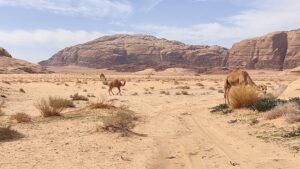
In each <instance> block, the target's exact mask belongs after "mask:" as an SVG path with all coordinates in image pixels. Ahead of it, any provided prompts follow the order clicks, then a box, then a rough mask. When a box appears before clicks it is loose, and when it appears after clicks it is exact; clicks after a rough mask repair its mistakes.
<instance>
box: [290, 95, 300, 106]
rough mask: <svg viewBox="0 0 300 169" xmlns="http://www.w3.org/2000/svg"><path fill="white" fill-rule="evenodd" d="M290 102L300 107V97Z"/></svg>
mask: <svg viewBox="0 0 300 169" xmlns="http://www.w3.org/2000/svg"><path fill="white" fill-rule="evenodd" d="M289 102H293V103H296V104H298V106H300V97H294V98H291V99H289Z"/></svg>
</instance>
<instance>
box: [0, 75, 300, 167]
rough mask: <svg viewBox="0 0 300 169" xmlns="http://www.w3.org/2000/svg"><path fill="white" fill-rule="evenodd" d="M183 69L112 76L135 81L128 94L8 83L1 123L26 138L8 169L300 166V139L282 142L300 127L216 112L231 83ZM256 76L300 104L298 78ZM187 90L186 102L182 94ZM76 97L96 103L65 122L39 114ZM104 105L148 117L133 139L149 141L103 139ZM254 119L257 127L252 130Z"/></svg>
mask: <svg viewBox="0 0 300 169" xmlns="http://www.w3.org/2000/svg"><path fill="white" fill-rule="evenodd" d="M178 71H182V70H181V69H177V70H176V71H175V70H169V71H165V72H164V73H154V75H149V71H146V72H144V73H143V72H139V73H127V74H126V73H125V74H124V73H122V74H118V73H116V72H114V73H109V72H105V73H106V75H107V77H108V79H114V78H123V79H126V80H127V83H126V85H125V86H124V87H123V88H122V95H121V96H120V95H114V96H109V95H108V92H107V86H104V85H103V84H102V82H101V81H100V78H99V72H92V71H89V72H86V73H82V72H81V73H74V72H71V73H67V72H60V73H56V74H47V75H42V74H36V75H31V74H27V75H17V74H11V75H0V92H1V95H4V96H5V97H6V98H1V100H5V107H4V108H3V109H2V110H3V112H4V113H5V115H2V116H0V124H1V126H5V125H11V128H12V129H14V130H17V131H18V132H20V133H22V134H23V135H24V137H23V138H21V139H15V140H9V141H3V142H0V150H1V151H0V157H1V160H0V168H1V169H20V168H22V169H27V168H28V169H31V168H46V169H53V168H61V169H62V168H64V169H67V168H72V169H77V168H78V169H83V168H89V169H92V168H97V169H99V168H103V169H125V168H126V169H143V168H147V169H191V168H194V169H217V168H219V169H230V168H239V169H298V168H299V166H300V152H299V149H300V139H299V138H294V139H283V138H280V137H278V135H276V134H278V133H282V132H284V131H288V130H291V129H293V128H296V127H299V124H292V125H291V124H288V123H286V122H285V121H284V120H283V119H280V118H279V119H276V120H271V121H269V120H265V119H264V118H263V115H262V114H260V113H256V112H253V111H250V110H246V109H242V110H235V111H234V112H233V113H230V114H227V115H221V114H213V113H210V109H209V108H210V107H213V106H215V105H218V104H221V103H224V99H223V93H222V91H223V80H224V78H225V75H200V76H194V75H192V74H189V75H186V76H184V74H185V73H181V74H180V72H178ZM83 72H84V71H83ZM176 74H178V75H176ZM250 75H251V76H252V77H253V79H254V81H255V82H256V83H258V84H267V85H268V87H269V91H270V92H272V91H276V89H278V88H279V86H282V85H285V86H287V90H286V91H285V92H284V93H283V94H284V95H283V96H282V97H284V98H289V97H296V96H300V95H299V91H300V90H299V89H300V81H299V79H298V78H299V76H297V75H288V76H287V75H280V73H279V72H273V71H251V72H250ZM297 79H298V80H297ZM186 86H187V87H186ZM20 88H22V89H24V91H25V93H23V92H20V91H19V90H20ZM114 91H115V92H116V90H114ZM162 91H163V92H162ZM182 91H186V92H187V95H182V94H178V93H179V92H182ZM74 93H79V94H81V95H85V96H86V95H87V94H93V95H94V96H95V97H90V98H89V101H74V102H75V105H76V108H70V109H66V110H64V112H63V113H62V115H63V116H62V117H49V118H43V117H41V115H40V113H39V111H38V109H37V108H36V107H35V105H36V103H37V102H38V101H39V100H40V99H42V98H47V97H49V96H60V97H63V98H69V96H70V95H72V94H74ZM176 93H177V94H176ZM98 100H111V101H113V102H114V104H115V105H116V106H121V105H124V106H127V107H129V109H130V110H132V111H133V112H135V114H136V115H137V116H138V117H139V119H138V121H137V124H136V127H135V128H133V131H135V132H138V133H143V134H147V137H140V136H135V135H133V136H129V137H122V136H121V135H120V134H119V133H109V132H96V127H97V126H98V125H101V123H102V116H106V115H107V114H109V113H110V111H111V110H104V109H103V110H102V109H100V110H97V111H90V110H88V109H85V107H86V106H88V105H89V104H90V103H92V102H97V101H98ZM19 112H22V113H26V114H28V115H31V116H32V119H33V120H32V122H29V123H16V122H14V121H11V120H10V115H13V114H15V113H19ZM252 119H257V120H258V123H257V124H255V125H252V124H251V121H252ZM232 120H236V121H235V123H231V122H230V121H232Z"/></svg>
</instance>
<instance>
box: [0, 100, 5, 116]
mask: <svg viewBox="0 0 300 169" xmlns="http://www.w3.org/2000/svg"><path fill="white" fill-rule="evenodd" d="M4 103H5V102H4V101H2V102H1V103H0V116H3V115H4V112H3V111H2V108H3V107H4Z"/></svg>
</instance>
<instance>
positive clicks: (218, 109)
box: [209, 104, 232, 114]
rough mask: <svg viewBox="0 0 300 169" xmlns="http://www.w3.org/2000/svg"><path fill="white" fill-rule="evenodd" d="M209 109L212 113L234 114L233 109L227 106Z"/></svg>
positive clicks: (222, 105)
mask: <svg viewBox="0 0 300 169" xmlns="http://www.w3.org/2000/svg"><path fill="white" fill-rule="evenodd" d="M209 109H211V111H210V112H211V113H217V112H222V113H223V114H228V113H231V112H232V109H230V108H229V107H228V105H227V104H219V105H218V106H215V107H212V108H209Z"/></svg>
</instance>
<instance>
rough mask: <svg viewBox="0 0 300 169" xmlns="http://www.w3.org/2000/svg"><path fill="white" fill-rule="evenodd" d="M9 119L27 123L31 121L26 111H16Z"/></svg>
mask: <svg viewBox="0 0 300 169" xmlns="http://www.w3.org/2000/svg"><path fill="white" fill-rule="evenodd" d="M10 119H11V120H15V121H16V122H17V123H27V122H30V121H31V117H30V116H29V115H28V114H26V113H16V114H14V115H12V116H10Z"/></svg>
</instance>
